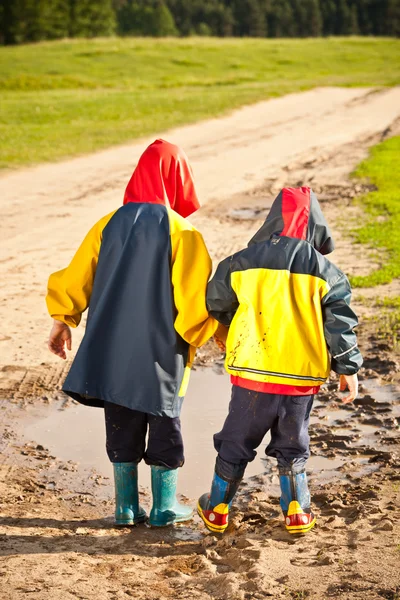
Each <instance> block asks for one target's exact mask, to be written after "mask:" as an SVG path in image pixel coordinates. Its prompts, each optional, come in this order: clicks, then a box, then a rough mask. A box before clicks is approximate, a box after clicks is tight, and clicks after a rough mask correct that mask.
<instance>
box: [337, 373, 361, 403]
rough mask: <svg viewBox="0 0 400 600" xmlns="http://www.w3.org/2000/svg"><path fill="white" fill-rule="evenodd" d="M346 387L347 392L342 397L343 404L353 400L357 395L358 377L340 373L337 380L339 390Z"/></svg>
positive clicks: (341, 390)
mask: <svg viewBox="0 0 400 600" xmlns="http://www.w3.org/2000/svg"><path fill="white" fill-rule="evenodd" d="M347 388H348V390H349V394H348V395H347V396H345V397H344V398H343V399H342V402H343V403H344V404H349V403H350V402H353V400H355V398H357V396H358V377H357V375H341V376H340V382H339V391H340V392H344V391H345V390H346V389H347Z"/></svg>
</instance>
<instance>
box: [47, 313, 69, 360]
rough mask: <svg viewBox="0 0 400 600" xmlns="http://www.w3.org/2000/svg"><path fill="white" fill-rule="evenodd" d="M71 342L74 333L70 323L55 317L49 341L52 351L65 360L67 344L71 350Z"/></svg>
mask: <svg viewBox="0 0 400 600" xmlns="http://www.w3.org/2000/svg"><path fill="white" fill-rule="evenodd" d="M71 343H72V335H71V330H70V328H69V327H68V325H66V324H65V323H63V322H62V321H56V320H55V319H54V323H53V327H52V328H51V331H50V337H49V342H48V346H49V350H50V352H52V353H53V354H57V356H59V357H60V358H63V359H64V360H65V359H66V358H67V354H66V352H65V346H66V347H67V349H68V350H71Z"/></svg>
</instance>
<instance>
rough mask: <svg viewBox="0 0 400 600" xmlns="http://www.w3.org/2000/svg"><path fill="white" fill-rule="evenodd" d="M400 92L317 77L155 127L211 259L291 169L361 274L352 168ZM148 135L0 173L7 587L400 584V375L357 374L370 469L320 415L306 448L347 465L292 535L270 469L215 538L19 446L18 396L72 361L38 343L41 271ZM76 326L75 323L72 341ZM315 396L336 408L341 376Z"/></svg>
mask: <svg viewBox="0 0 400 600" xmlns="http://www.w3.org/2000/svg"><path fill="white" fill-rule="evenodd" d="M399 107H400V89H398V88H397V89H396V88H395V89H384V90H375V89H365V88H364V89H339V88H332V89H330V88H325V89H316V90H313V91H309V92H304V93H302V94H293V95H290V96H287V97H285V98H281V99H276V100H270V101H268V102H264V103H261V104H258V105H255V106H252V107H246V108H243V109H241V110H239V111H236V112H235V113H233V114H232V115H230V116H227V117H225V118H223V119H218V120H211V121H208V122H206V123H202V124H198V125H193V126H189V127H185V128H181V129H179V130H175V131H171V132H168V133H165V134H163V135H161V136H160V137H164V138H167V139H169V140H170V141H173V142H176V143H179V144H181V145H182V146H183V147H184V148H185V150H186V152H187V154H188V156H189V158H190V160H191V162H192V164H193V167H194V171H195V176H196V180H197V184H198V189H199V195H200V197H201V199H202V201H203V205H204V207H203V209H202V210H201V211H199V213H198V214H197V215H196V216H195V217H194V218H193V222H194V223H195V224H196V225H197V226H198V227H199V229H200V230H201V231H202V233H203V235H204V237H205V239H206V241H207V244H208V246H209V249H210V252H211V254H212V256H213V259H214V260H215V261H217V260H219V259H220V258H222V257H224V256H226V255H227V254H229V253H231V252H234V251H235V250H237V249H239V248H240V247H243V245H245V244H246V243H247V241H248V239H249V238H250V237H251V235H252V233H253V232H254V231H255V230H256V228H257V226H258V224H259V223H260V222H261V221H262V219H263V217H264V216H265V213H266V211H267V210H268V207H269V206H270V205H271V203H272V201H273V198H274V195H275V194H276V192H278V191H279V189H280V188H281V187H282V186H283V185H303V184H308V185H311V186H312V187H313V188H314V190H315V191H316V192H317V194H318V195H319V197H320V200H321V201H322V203H323V209H324V212H325V213H326V215H327V217H328V219H329V220H330V222H331V223H332V225H333V226H334V233H335V237H336V238H337V241H338V242H339V243H338V246H339V249H338V250H337V251H336V252H335V256H334V260H335V262H337V264H338V265H339V266H340V267H341V268H343V269H344V270H345V271H346V272H348V273H355V272H358V273H360V272H365V273H366V272H368V270H369V269H371V268H373V267H374V264H375V263H374V257H373V256H372V258H371V256H370V253H369V252H366V251H365V249H364V248H357V247H356V246H353V245H352V244H351V241H350V240H349V239H348V237H346V236H345V235H344V232H345V230H346V227H348V224H349V222H350V223H351V222H356V221H359V220H360V219H362V218H363V215H362V214H361V213H360V209H358V208H355V207H354V206H353V205H352V204H351V200H352V198H354V196H356V195H358V194H360V193H362V191H363V190H364V189H366V187H365V186H364V185H363V184H360V183H357V184H354V183H353V182H351V181H350V180H349V174H350V172H351V171H352V169H353V168H354V167H355V166H356V164H357V163H358V162H359V161H360V160H362V158H364V157H365V156H366V153H367V150H368V148H369V147H370V146H371V145H373V144H375V143H377V142H378V141H380V140H382V139H385V138H386V137H388V136H390V135H394V134H395V133H398V132H399V117H400V108H399ZM152 139H153V138H152ZM152 139H151V140H143V141H142V142H140V143H137V144H134V145H129V146H123V147H119V148H114V149H111V150H107V151H105V152H101V153H98V154H95V155H92V156H86V157H82V158H77V159H73V160H69V161H66V162H62V163H58V164H54V165H45V166H40V167H35V168H32V169H29V170H24V171H20V172H15V173H5V174H4V175H3V176H2V177H1V178H0V198H1V206H2V208H1V221H0V227H1V233H0V235H1V240H2V255H1V261H0V269H1V271H0V275H1V281H2V283H3V285H2V292H3V293H2V298H1V301H0V302H1V304H0V323H1V334H0V368H1V371H0V376H1V379H0V391H1V397H2V400H1V401H0V409H1V413H0V420H2V423H3V425H4V430H3V435H2V438H1V449H2V450H3V457H2V463H1V480H0V494H1V498H2V501H1V504H0V511H1V513H0V557H1V562H0V590H1V593H0V595H1V597H2V598H3V597H4V598H7V599H10V600H17V599H19V598H22V597H24V598H25V597H26V596H27V595H28V597H30V598H32V599H33V600H42V599H43V600H47V598H49V599H50V598H51V599H60V600H61V599H62V600H64V599H65V600H69V599H72V598H79V599H86V598H88V599H89V598H90V599H91V598H94V597H96V598H98V599H99V600H101V599H103V598H104V599H107V600H108V599H110V600H117V599H118V600H119V599H127V598H131V597H134V598H138V599H141V600H147V599H148V600H150V599H153V598H154V599H155V598H199V599H204V600H206V599H207V600H208V599H216V600H217V599H221V600H224V599H226V600H231V599H232V600H236V599H238V600H242V599H247V598H266V597H273V598H296V599H300V598H315V599H316V600H317V599H318V600H319V599H321V598H330V597H332V598H344V599H349V600H350V599H353V598H354V599H356V598H360V599H361V598H368V599H375V598H389V599H391V600H395V599H396V598H399V595H400V587H399V586H400V581H399V579H400V578H399V575H398V573H399V564H400V551H399V550H400V546H399V543H400V542H399V519H398V512H399V510H400V502H399V494H398V492H399V483H398V477H399V476H398V470H396V466H397V469H398V458H397V454H396V453H398V435H397V431H398V418H397V417H396V415H397V414H398V413H397V412H396V410H397V408H398V402H399V398H398V395H397V392H395V391H393V390H392V391H391V393H390V399H389V402H387V403H386V405H385V401H384V402H383V404H382V403H380V402H379V401H376V399H375V398H374V397H372V400H368V398H371V396H370V395H369V394H368V393H367V391H366V390H364V392H363V395H362V403H361V405H359V406H355V407H352V408H351V410H352V411H354V412H352V413H351V415H350V416H351V417H352V418H353V417H354V419H355V421H354V423H355V424H356V427H355V429H357V427H358V428H361V429H359V430H360V431H362V427H363V426H364V425H365V424H366V425H368V424H369V425H372V424H373V423H375V426H376V431H377V434H376V437H375V438H374V439H375V440H376V441H375V443H372V442H371V440H369V441H368V443H365V444H364V445H363V446H362V447H363V448H364V449H363V450H360V449H359V450H357V451H356V454H357V455H358V454H360V455H361V456H365V457H366V458H365V460H366V461H367V462H368V461H370V462H369V464H371V465H375V470H371V469H369V470H368V471H364V473H366V472H368V477H366V476H365V474H364V476H363V477H361V478H360V476H357V475H356V471H357V469H356V467H355V466H354V465H353V467H352V460H355V459H354V456H353V454H354V453H353V452H351V451H350V450H349V444H350V445H351V444H352V443H353V442H354V439H355V438H354V435H356V436H357V435H358V434H357V433H354V432H353V433H351V435H350V437H348V438H346V435H344V434H343V431H342V429H343V428H346V423H345V424H344V425H343V423H340V422H337V423H336V425H335V428H334V431H333V433H332V431H331V428H329V427H327V426H326V425H325V428H324V426H323V420H324V419H325V417H326V416H327V415H326V414H321V422H322V426H321V427H317V428H316V429H315V431H314V432H313V435H314V436H315V439H314V446H315V447H314V451H315V452H320V453H321V456H325V457H329V456H330V453H332V451H333V452H334V455H336V454H337V453H342V456H346V457H348V459H349V463H348V465H349V466H347V467H344V468H343V469H344V470H343V476H342V477H340V478H339V479H336V480H335V482H334V483H327V484H322V483H319V484H315V488H314V500H315V503H316V506H317V512H318V517H319V526H318V528H317V529H316V530H315V532H312V533H311V534H310V535H309V536H308V537H306V538H304V539H300V540H293V538H291V537H290V536H289V535H288V534H286V533H285V532H284V531H283V529H282V525H281V523H280V518H279V517H278V510H277V498H276V494H275V495H274V494H272V493H271V491H270V488H269V487H268V482H269V481H270V480H269V479H268V478H266V477H265V476H260V477H259V479H258V480H257V479H256V480H254V478H253V480H252V481H250V482H249V483H248V484H247V486H244V489H243V492H242V494H241V496H240V499H239V502H238V506H237V508H236V513H235V517H234V519H233V523H232V526H231V529H230V532H229V533H228V534H227V535H226V536H225V537H224V538H223V539H222V540H219V539H217V538H214V537H213V536H208V535H205V533H204V530H203V529H202V527H201V526H200V524H199V523H198V522H197V521H195V522H194V524H193V525H192V526H191V527H188V528H187V527H185V528H181V527H179V528H176V529H171V530H169V531H166V532H159V531H153V530H149V529H146V528H145V527H138V528H135V529H134V530H132V531H131V530H128V529H123V530H116V529H114V528H113V527H112V523H111V521H109V520H104V518H105V517H106V516H107V515H110V514H111V512H112V503H110V497H109V486H107V485H106V486H102V482H101V479H100V478H96V477H95V476H92V478H91V479H88V478H87V474H85V473H83V472H81V470H80V469H79V468H78V467H76V466H74V465H73V464H69V463H63V462H62V461H60V460H58V459H57V457H52V456H50V455H49V453H48V452H47V451H46V449H45V448H43V447H41V446H40V445H39V446H37V447H36V446H24V447H22V448H21V443H20V441H19V437H18V431H19V430H20V429H21V428H23V424H24V411H23V406H24V405H25V404H27V403H36V402H40V401H41V400H42V401H43V402H48V401H49V398H50V399H57V397H59V392H58V391H57V390H58V387H59V384H60V381H62V379H63V376H64V372H65V363H61V362H59V361H58V359H56V358H55V357H52V356H51V355H49V354H48V351H47V349H46V336H47V333H48V329H49V319H48V317H47V315H46V312H45V306H44V301H43V297H44V293H45V287H46V280H47V277H48V274H49V273H50V272H52V271H54V270H56V269H59V268H62V267H63V266H65V265H66V264H67V263H68V261H69V260H70V258H71V255H72V253H73V251H74V249H75V248H76V246H77V245H78V244H79V243H80V241H81V239H82V238H83V236H84V235H85V233H86V231H87V230H88V229H89V228H90V226H91V225H92V223H93V222H94V221H95V220H96V219H97V218H100V217H101V216H103V215H104V214H106V213H107V212H109V211H111V210H113V209H114V208H115V207H116V206H118V205H119V204H120V202H121V201H122V197H123V191H124V187H125V185H126V183H127V181H128V179H129V177H130V174H131V172H132V170H133V168H134V166H135V164H136V161H137V159H138V157H139V155H140V153H141V152H142V150H143V149H144V147H145V146H146V144H147V143H148V142H149V141H152ZM380 293H384V294H385V295H388V294H391V293H398V284H397V283H396V282H394V283H393V284H392V285H391V286H385V289H384V290H379V289H376V288H375V290H374V294H376V295H377V294H380ZM357 308H358V310H359V312H360V313H361V314H362V315H366V314H367V312H368V308H367V307H364V306H361V305H360V304H357ZM82 333H83V328H81V329H80V330H78V331H76V332H75V338H74V342H75V348H76V346H77V344H78V342H79V339H80V337H81V335H82ZM360 337H361V339H362V342H363V348H364V351H365V353H366V358H367V360H366V369H364V371H363V374H362V376H363V377H364V378H367V379H368V380H369V379H371V378H373V379H374V380H375V381H376V380H377V378H379V377H380V378H381V379H386V380H391V381H393V380H396V379H397V378H398V372H399V366H398V363H397V359H396V357H394V356H392V353H391V351H390V348H388V347H387V345H385V344H382V343H380V342H379V341H377V340H376V339H375V338H374V336H373V335H372V334H371V332H370V330H369V329H368V327H367V325H366V324H365V325H362V328H361V336H360ZM214 357H215V351H213V350H210V349H209V348H208V349H207V350H205V351H203V352H201V353H200V359H201V360H202V361H203V362H209V361H212V360H213V358H214ZM375 385H376V384H375ZM321 398H322V401H325V400H326V402H328V401H330V402H332V401H333V403H334V404H333V406H334V407H335V402H334V401H335V398H334V394H333V393H332V392H329V391H326V392H324V394H323V395H322V396H321ZM365 398H366V399H365ZM388 398H389V393H388ZM61 401H62V400H61ZM371 419H372V422H371ZM185 433H186V435H188V434H190V433H192V432H185ZM332 436H333V437H332ZM351 436H353V437H351ZM210 443H211V440H210ZM367 446H368V448H367ZM207 481H208V477H207ZM205 483H207V482H206V481H205ZM271 489H272V488H271ZM268 490H269V491H268Z"/></svg>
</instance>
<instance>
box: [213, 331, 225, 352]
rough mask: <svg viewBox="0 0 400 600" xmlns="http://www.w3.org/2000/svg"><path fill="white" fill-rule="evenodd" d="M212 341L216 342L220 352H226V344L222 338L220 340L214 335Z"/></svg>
mask: <svg viewBox="0 0 400 600" xmlns="http://www.w3.org/2000/svg"><path fill="white" fill-rule="evenodd" d="M214 341H215V343H216V344H217V346H218V348H219V349H220V350H221V352H226V345H225V342H224V341H223V340H221V339H220V338H219V337H217V336H216V335H214Z"/></svg>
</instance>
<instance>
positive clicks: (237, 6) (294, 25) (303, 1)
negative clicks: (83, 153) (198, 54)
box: [0, 0, 400, 45]
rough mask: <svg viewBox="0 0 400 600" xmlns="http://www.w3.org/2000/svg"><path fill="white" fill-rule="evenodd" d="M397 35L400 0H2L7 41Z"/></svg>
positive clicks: (2, 32) (1, 32)
mask: <svg viewBox="0 0 400 600" xmlns="http://www.w3.org/2000/svg"><path fill="white" fill-rule="evenodd" d="M110 35H122V36H124V35H125V36H127V35H129V36H154V37H165V36H190V35H198V36H219V37H231V36H233V37H271V38H280V37H288V38H291V37H319V36H332V35H342V36H343V35H374V36H392V37H398V36H399V35H400V0H0V43H1V44H5V45H11V44H21V43H28V42H38V41H41V40H54V39H62V38H75V37H78V38H79V37H80V38H91V37H98V36H110Z"/></svg>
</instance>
